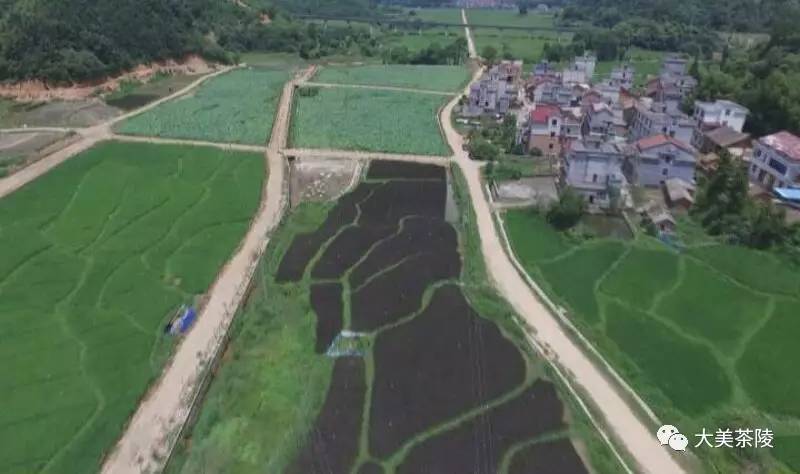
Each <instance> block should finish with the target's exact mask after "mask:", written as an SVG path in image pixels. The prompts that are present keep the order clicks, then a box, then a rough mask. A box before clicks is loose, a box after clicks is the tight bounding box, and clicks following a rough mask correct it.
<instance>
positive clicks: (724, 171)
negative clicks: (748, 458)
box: [691, 150, 748, 235]
mask: <svg viewBox="0 0 800 474" xmlns="http://www.w3.org/2000/svg"><path fill="white" fill-rule="evenodd" d="M747 202H748V197H747V172H746V171H745V169H744V168H743V167H742V166H741V165H740V164H739V163H736V162H734V161H733V159H732V158H731V156H730V154H729V153H728V152H727V151H725V150H723V151H722V152H720V159H719V167H718V168H717V171H716V173H714V174H713V175H712V176H711V177H710V178H708V179H706V180H703V181H701V183H700V187H699V189H698V192H697V197H696V199H695V203H694V206H692V209H691V213H692V215H693V216H695V217H696V218H697V219H698V220H699V221H700V223H701V224H702V225H703V227H705V228H706V230H707V231H708V232H709V233H710V234H712V235H723V234H727V235H733V234H735V233H736V232H737V227H738V225H739V221H741V216H742V215H743V214H744V211H745V207H746V206H747Z"/></svg>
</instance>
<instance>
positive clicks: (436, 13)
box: [412, 8, 461, 24]
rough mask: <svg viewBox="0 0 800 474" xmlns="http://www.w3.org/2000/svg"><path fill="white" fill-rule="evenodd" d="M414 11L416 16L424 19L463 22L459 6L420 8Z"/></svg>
mask: <svg viewBox="0 0 800 474" xmlns="http://www.w3.org/2000/svg"><path fill="white" fill-rule="evenodd" d="M412 11H413V12H414V15H413V16H414V17H416V18H419V19H420V20H423V21H436V22H441V23H458V24H460V23H461V9H459V8H420V9H416V10H412Z"/></svg>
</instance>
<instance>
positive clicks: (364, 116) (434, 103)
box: [290, 88, 450, 155]
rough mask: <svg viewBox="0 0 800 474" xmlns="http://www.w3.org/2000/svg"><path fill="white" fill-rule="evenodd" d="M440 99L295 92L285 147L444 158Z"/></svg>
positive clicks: (379, 92) (324, 90)
mask: <svg viewBox="0 0 800 474" xmlns="http://www.w3.org/2000/svg"><path fill="white" fill-rule="evenodd" d="M446 100H447V98H446V97H445V96H441V95H434V94H418V93H414V92H398V91H386V90H368V89H351V88H319V89H318V93H317V94H316V95H313V96H303V95H302V94H298V95H297V96H296V100H295V106H294V107H295V108H294V115H293V118H292V124H291V130H290V143H291V144H292V146H293V147H300V148H335V149H344V150H362V151H382V152H393V153H414V154H423V155H448V154H449V153H450V151H449V147H448V146H447V144H446V143H445V142H444V139H443V138H442V134H441V132H440V131H439V125H438V122H437V119H436V116H437V112H438V110H439V108H440V107H441V106H442V105H443V104H444V102H445V101H446Z"/></svg>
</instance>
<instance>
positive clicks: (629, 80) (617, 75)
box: [607, 64, 636, 90]
mask: <svg viewBox="0 0 800 474" xmlns="http://www.w3.org/2000/svg"><path fill="white" fill-rule="evenodd" d="M635 72H636V70H635V69H634V68H633V66H631V65H630V64H622V65H620V66H617V67H615V68H614V69H612V70H611V75H610V76H609V78H608V81H607V85H609V86H611V87H616V88H617V89H619V88H620V87H621V88H623V89H625V90H631V89H632V88H633V79H634V74H635Z"/></svg>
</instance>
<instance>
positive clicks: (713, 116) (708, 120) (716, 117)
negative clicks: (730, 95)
mask: <svg viewBox="0 0 800 474" xmlns="http://www.w3.org/2000/svg"><path fill="white" fill-rule="evenodd" d="M749 113H750V111H749V110H747V108H746V107H744V106H743V105H739V104H737V103H736V102H731V101H729V100H715V101H714V102H703V101H700V100H698V101H695V103H694V113H693V114H692V117H694V119H695V120H696V121H697V127H698V128H699V129H701V130H711V129H715V128H719V127H726V126H727V127H729V128H732V129H733V130H736V131H737V132H741V131H742V129H744V123H745V121H746V120H747V115H748V114H749Z"/></svg>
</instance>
